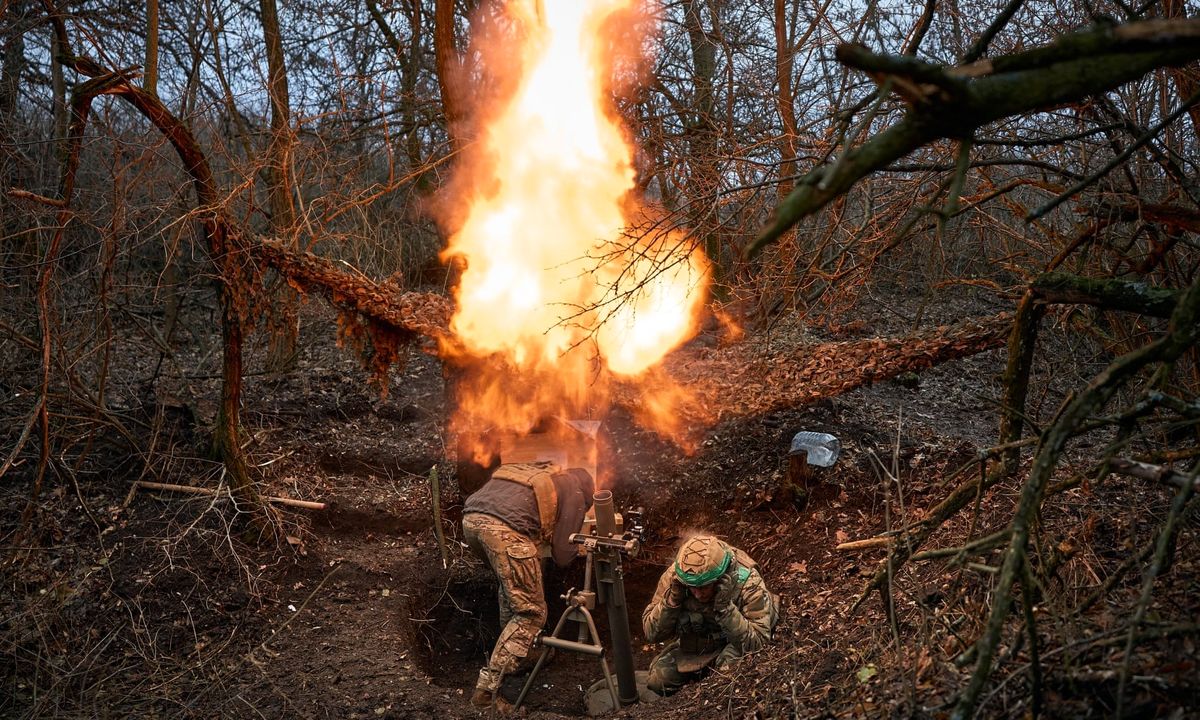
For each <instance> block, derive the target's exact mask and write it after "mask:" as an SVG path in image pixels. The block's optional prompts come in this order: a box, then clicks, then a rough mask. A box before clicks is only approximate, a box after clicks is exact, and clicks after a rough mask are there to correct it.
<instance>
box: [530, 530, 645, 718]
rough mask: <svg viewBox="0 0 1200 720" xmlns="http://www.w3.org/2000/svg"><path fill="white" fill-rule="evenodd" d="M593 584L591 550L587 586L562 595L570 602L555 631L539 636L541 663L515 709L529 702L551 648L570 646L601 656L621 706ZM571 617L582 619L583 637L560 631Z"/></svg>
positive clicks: (614, 698)
mask: <svg viewBox="0 0 1200 720" xmlns="http://www.w3.org/2000/svg"><path fill="white" fill-rule="evenodd" d="M591 587H592V556H591V555H590V554H589V555H588V556H587V565H586V567H585V569H584V574H583V589H582V590H580V591H579V592H575V588H571V589H570V590H568V591H567V592H566V594H565V595H563V596H562V599H563V600H565V601H566V602H567V608H566V609H565V610H563V613H562V615H561V616H560V617H559V618H558V623H557V624H556V625H555V626H554V631H553V632H551V633H550V634H549V635H541V636H539V637H538V644H540V645H541V646H542V652H541V654H540V655H538V659H537V663H536V664H535V665H534V666H533V670H532V671H531V672H530V673H529V679H527V680H526V681H525V685H524V686H523V687H522V688H521V694H520V695H518V696H517V701H516V702H515V703H513V708H514V709H516V708H519V707H521V703H523V702H525V696H526V695H528V694H529V689H530V688H531V687H533V683H534V682H535V681H536V680H537V676H538V673H540V672H541V671H542V666H543V665H545V664H546V658H547V657H548V656H549V655H550V651H551V650H567V651H570V652H576V653H580V654H581V655H592V656H595V657H598V658H600V669H601V670H603V671H604V682H605V683H606V684H607V685H608V692H609V694H610V695H612V702H613V707H614V708H619V707H621V702H620V700H619V699H618V696H617V684H616V682H614V681H613V676H612V673H611V672H610V671H609V669H608V658H606V657H605V655H604V645H603V644H602V643H601V642H600V633H599V632H597V631H596V622H595V621H594V620H592V609H593V608H595V607H596V593H595V592H593V591H592V589H591ZM568 620H573V621H575V622H577V623H579V635H578V637H579V639H578V640H577V641H572V640H567V639H566V638H563V637H562V636H560V635H559V633H561V632H562V631H563V627H564V626H565V625H566V624H567V621H568Z"/></svg>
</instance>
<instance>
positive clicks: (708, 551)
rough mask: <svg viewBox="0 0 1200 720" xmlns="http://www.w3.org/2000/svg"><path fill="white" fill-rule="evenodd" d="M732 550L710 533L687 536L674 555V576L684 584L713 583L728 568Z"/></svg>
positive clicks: (693, 585) (699, 584) (700, 584)
mask: <svg viewBox="0 0 1200 720" xmlns="http://www.w3.org/2000/svg"><path fill="white" fill-rule="evenodd" d="M732 560H733V551H732V550H730V549H729V546H728V545H726V544H725V543H723V542H721V541H720V540H718V539H716V538H715V537H713V536H712V535H696V536H695V537H692V538H689V539H688V540H687V542H685V543H684V544H683V545H682V546H681V547H680V548H679V552H678V553H676V555H675V576H676V577H678V578H679V581H680V582H682V583H683V584H684V585H690V586H691V587H700V586H702V585H708V584H710V583H714V582H716V581H717V579H718V578H720V577H721V575H723V574H724V573H725V571H726V570H728V569H729V563H730V562H731V561H732Z"/></svg>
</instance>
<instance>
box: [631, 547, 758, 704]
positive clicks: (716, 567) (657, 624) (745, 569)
mask: <svg viewBox="0 0 1200 720" xmlns="http://www.w3.org/2000/svg"><path fill="white" fill-rule="evenodd" d="M757 568H758V563H756V562H754V560H752V559H750V556H749V555H747V554H746V553H744V552H742V551H741V550H739V549H737V548H735V547H733V546H732V545H728V544H726V543H724V542H721V541H720V540H718V539H717V538H715V537H713V536H712V535H696V536H694V537H692V538H690V539H688V540H687V541H686V542H685V543H684V544H683V546H682V547H680V548H679V552H678V554H677V555H676V556H675V562H674V563H672V565H671V567H669V568H667V571H666V572H664V573H663V575H662V577H661V578H659V580H658V588H657V589H656V590H655V592H654V599H652V600H651V601H650V605H649V606H647V607H646V611H645V612H644V613H642V628H643V630H645V633H646V640H647V641H649V642H661V641H664V640H670V641H671V642H669V643H668V644H667V646H666V647H665V648H663V651H662V652H661V653H659V655H658V657H656V658H654V662H652V663H651V664H650V676H649V679H648V680H647V682H646V687H648V688H649V689H650V690H653V691H654V692H656V693H658V694H660V695H670V694H672V693H674V692H675V691H676V690H678V689H679V688H680V687H682V686H683V684H684V683H686V682H688V681H691V680H697V679H699V678H700V677H701V676H702V675H704V674H705V672H706V671H707V670H708V668H709V667H717V668H719V667H722V666H724V665H727V664H728V663H731V662H733V661H734V660H737V659H738V658H740V657H741V656H742V655H744V654H746V653H748V652H753V651H755V650H758V649H759V648H760V647H762V646H763V644H764V643H765V642H766V641H767V640H770V639H771V633H772V631H773V630H774V629H775V623H776V621H777V620H778V619H779V600H778V599H777V598H776V597H775V596H774V595H772V594H771V593H770V592H769V591H768V590H767V586H766V584H765V583H764V582H763V579H762V575H760V574H759V573H758V569H757Z"/></svg>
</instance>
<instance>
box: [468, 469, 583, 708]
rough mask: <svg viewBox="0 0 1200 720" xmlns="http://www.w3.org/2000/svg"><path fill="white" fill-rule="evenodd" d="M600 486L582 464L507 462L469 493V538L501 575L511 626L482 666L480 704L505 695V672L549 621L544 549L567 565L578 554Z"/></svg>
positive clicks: (503, 606) (505, 617)
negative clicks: (577, 538) (575, 537)
mask: <svg viewBox="0 0 1200 720" xmlns="http://www.w3.org/2000/svg"><path fill="white" fill-rule="evenodd" d="M523 478H524V479H529V485H526V484H525V483H524V482H523V481H522V479H523ZM535 480H536V482H534V481H535ZM533 486H536V489H535V487H533ZM593 489H594V486H593V481H592V476H591V475H589V474H588V472H587V471H586V470H583V469H581V468H568V469H566V470H563V471H557V469H556V468H553V467H552V466H549V465H548V464H541V463H534V464H528V463H526V464H522V463H514V464H509V465H501V466H500V467H499V468H497V470H496V471H495V472H494V473H493V475H492V479H490V480H489V481H488V482H487V483H486V484H484V486H483V487H482V488H480V489H479V490H477V491H475V492H474V493H472V494H471V495H470V496H469V497H468V498H467V500H466V502H465V504H464V506H463V521H462V524H463V538H464V539H465V540H466V541H467V544H468V545H469V546H470V547H471V549H472V550H474V551H475V552H476V554H478V555H479V556H480V557H482V558H484V559H485V560H486V561H487V564H488V565H489V566H491V568H492V572H494V573H496V577H497V578H499V580H500V624H501V625H502V626H503V627H502V628H501V630H500V638H499V639H498V640H497V641H496V647H495V648H493V650H492V655H491V657H490V658H489V659H488V664H487V665H486V666H485V667H484V668H483V669H482V670H480V671H479V681H478V682H477V683H476V686H475V690H476V693H475V695H473V696H472V699H471V702H472V703H473V704H477V705H479V704H484V703H486V702H495V701H497V700H499V688H500V684H501V682H502V681H503V679H504V676H505V675H508V674H510V673H513V672H515V671H516V670H517V668H518V667H519V666H520V664H521V660H523V659H524V658H525V656H526V655H528V654H529V650H530V649H531V648H532V647H533V642H534V640H535V639H537V636H538V633H539V632H541V630H542V626H543V625H544V624H545V623H546V597H545V594H544V591H543V588H542V550H543V548H544V549H545V550H546V552H547V554H548V555H549V556H550V558H551V559H553V560H554V562H555V564H557V565H559V566H560V567H566V566H567V565H568V564H570V562H571V561H572V560H573V559H574V558H576V557H577V556H578V550H577V548H576V546H575V545H573V544H572V543H571V541H570V537H571V534H572V533H574V532H578V531H579V528H580V526H581V525H582V523H583V518H584V514H585V513H586V512H587V510H588V508H589V507H590V506H591V502H592V492H593ZM539 492H540V493H541V495H540V496H539V495H538V493H539Z"/></svg>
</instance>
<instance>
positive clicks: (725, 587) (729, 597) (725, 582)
mask: <svg viewBox="0 0 1200 720" xmlns="http://www.w3.org/2000/svg"><path fill="white" fill-rule="evenodd" d="M741 592H742V586H741V585H739V584H738V581H737V572H736V571H734V572H727V573H725V574H724V575H722V576H721V577H720V579H718V580H717V591H716V593H715V594H714V595H713V609H714V610H716V611H717V613H718V614H720V615H723V614H725V612H726V611H728V610H729V609H730V608H732V607H734V604H735V603H736V602H737V599H738V596H739V595H741Z"/></svg>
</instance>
